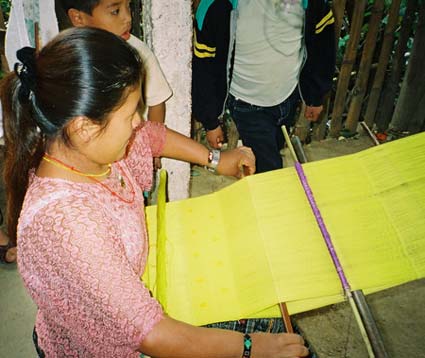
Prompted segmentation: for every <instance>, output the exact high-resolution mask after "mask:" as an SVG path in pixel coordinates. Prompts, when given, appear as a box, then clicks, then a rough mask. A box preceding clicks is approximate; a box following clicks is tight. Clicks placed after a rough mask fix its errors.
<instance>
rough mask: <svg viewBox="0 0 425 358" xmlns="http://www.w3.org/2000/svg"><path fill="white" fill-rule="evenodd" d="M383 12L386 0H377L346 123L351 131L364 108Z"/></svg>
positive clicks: (353, 129) (353, 130)
mask: <svg viewBox="0 0 425 358" xmlns="http://www.w3.org/2000/svg"><path fill="white" fill-rule="evenodd" d="M383 12H384V0H375V3H374V5H373V8H372V15H371V17H370V21H369V30H368V32H367V35H366V41H365V45H364V47H363V54H362V59H361V61H360V67H359V73H358V74H357V79H356V85H355V86H354V89H353V98H352V99H351V104H350V109H349V111H348V117H347V122H346V124H345V127H346V128H347V129H348V130H349V131H350V132H356V131H357V124H358V121H359V117H360V112H361V110H362V105H363V99H364V96H365V93H366V88H367V83H368V80H369V74H370V66H371V64H372V59H373V54H374V53H375V45H376V38H377V37H378V33H379V29H380V25H381V19H382V14H383Z"/></svg>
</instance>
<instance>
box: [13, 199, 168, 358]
mask: <svg viewBox="0 0 425 358" xmlns="http://www.w3.org/2000/svg"><path fill="white" fill-rule="evenodd" d="M34 194H36V193H35V192H34ZM53 195H54V193H53ZM102 200H110V199H109V198H108V196H105V198H104V199H102V198H96V200H93V197H92V196H90V195H89V194H87V193H81V194H79V195H78V197H76V195H75V193H74V194H73V195H69V196H68V197H66V196H65V197H61V198H60V199H59V200H56V201H53V202H51V203H50V204H49V205H45V206H44V207H43V208H41V210H38V211H37V212H36V214H35V215H34V216H32V215H29V216H28V218H26V216H25V215H24V216H23V217H21V219H20V227H21V228H22V230H21V232H19V237H20V241H19V257H20V260H19V269H20V271H21V274H22V276H23V279H24V282H25V284H26V286H27V288H28V289H29V291H30V293H31V295H32V296H33V299H34V301H35V302H36V304H37V306H38V307H39V315H40V316H41V317H39V318H40V320H38V323H40V324H38V325H37V330H39V332H38V334H39V336H40V337H41V342H40V343H41V347H43V349H45V350H46V353H47V352H49V351H50V349H49V345H51V346H52V347H58V346H60V347H62V348H61V349H63V350H64V351H63V352H62V353H57V356H65V355H66V356H67V357H68V356H69V357H71V356H72V357H74V355H73V354H72V352H75V350H73V347H72V345H73V344H75V342H80V344H79V346H80V347H91V348H90V350H91V354H93V353H95V354H93V356H96V357H97V356H105V357H106V356H111V357H112V356H114V357H115V356H126V355H125V354H123V353H124V352H127V353H129V354H130V351H131V350H133V351H135V350H136V349H137V348H138V347H139V345H140V343H141V341H142V340H143V338H144V337H145V336H146V335H147V334H148V333H149V331H150V330H151V329H152V328H153V326H154V325H155V324H156V323H157V322H158V321H160V320H161V318H162V317H163V313H162V309H161V307H160V305H159V304H158V303H157V302H156V301H155V300H154V299H153V298H151V295H150V293H149V291H148V289H147V288H146V287H145V286H144V284H143V283H142V282H141V280H140V277H139V275H138V273H137V271H136V270H135V269H134V267H132V265H131V263H130V262H129V259H128V255H126V249H125V247H124V245H123V241H122V237H120V235H121V236H122V235H123V234H122V232H123V230H126V229H125V227H126V226H128V225H130V226H131V225H132V223H134V222H135V221H137V220H139V219H138V218H137V217H136V216H131V215H130V217H128V218H127V220H128V222H123V223H120V220H119V218H115V217H113V216H112V215H111V214H110V213H109V212H107V211H106V210H105V207H106V208H107V207H108V206H107V205H103V204H104V203H103V202H102ZM140 211H141V210H139V215H140ZM136 212H137V211H136ZM27 219H29V220H30V222H26V221H27ZM121 221H122V220H121ZM28 224H29V225H28ZM138 224H140V223H139V222H136V224H134V225H135V226H136V225H138ZM123 228H124V229H123ZM130 229H131V228H130ZM128 232H129V233H130V235H131V230H129V231H128ZM139 234H140V233H139ZM139 241H140V238H139ZM145 244H146V243H145ZM43 337H44V338H43ZM46 337H48V338H46ZM66 337H69V341H68V342H63V341H60V342H59V341H57V340H64V339H65V340H67V338H66ZM43 340H44V341H43ZM69 342H73V343H72V344H70V343H69ZM107 347H108V348H107ZM111 347H113V348H111ZM52 349H57V348H52ZM108 349H114V350H115V351H114V352H111V351H108ZM86 353H87V352H86ZM62 354H64V355H62ZM68 354H69V355H68ZM111 354H112V355H111ZM52 356H56V355H52ZM76 356H81V357H83V356H84V357H85V356H86V354H83V352H80V353H78V355H76ZM90 356H91V355H90Z"/></svg>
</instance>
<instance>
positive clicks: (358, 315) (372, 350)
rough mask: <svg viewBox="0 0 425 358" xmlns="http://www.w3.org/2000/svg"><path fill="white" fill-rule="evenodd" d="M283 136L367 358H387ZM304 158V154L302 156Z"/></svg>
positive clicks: (300, 149) (304, 178)
mask: <svg viewBox="0 0 425 358" xmlns="http://www.w3.org/2000/svg"><path fill="white" fill-rule="evenodd" d="M282 130H283V134H284V136H285V141H286V143H287V145H288V148H289V150H290V152H291V154H292V155H293V159H294V162H295V167H296V170H297V174H298V176H299V178H300V181H301V183H302V185H303V188H304V191H305V193H306V196H307V198H308V201H309V203H310V206H311V208H312V210H313V213H314V216H315V218H316V221H317V223H318V225H319V228H320V231H321V232H322V236H323V238H324V240H325V242H326V246H327V248H328V251H329V253H330V255H331V258H332V261H333V263H334V266H335V269H336V271H337V274H338V276H339V278H340V281H341V284H342V286H343V289H344V293H345V296H346V298H347V300H348V302H349V304H350V307H351V309H352V310H353V313H354V317H355V319H356V322H357V325H358V327H359V329H360V334H361V336H362V338H363V341H364V343H365V345H366V349H367V351H368V354H369V357H371V358H373V357H377V358H388V354H387V353H386V351H385V347H384V344H383V341H382V338H381V336H380V334H379V330H378V328H377V326H376V323H375V320H374V319H373V316H372V314H371V312H370V310H369V308H368V306H367V302H366V299H365V297H364V294H363V292H362V291H361V290H357V291H354V292H352V291H351V287H350V284H349V282H348V280H347V278H346V276H345V273H344V270H343V267H342V266H341V263H340V261H339V259H338V255H337V253H336V251H335V248H334V247H333V243H332V240H331V238H330V235H329V233H328V231H327V229H326V226H325V224H324V221H323V218H322V216H321V214H320V210H319V208H318V207H317V205H316V202H315V200H314V197H313V194H312V192H311V188H310V186H309V185H308V182H307V178H306V177H305V174H304V170H303V169H302V165H301V164H300V162H299V161H298V158H297V156H296V155H294V154H295V153H296V150H295V149H294V148H293V145H292V142H291V140H290V138H289V135H288V132H287V130H286V128H285V126H282ZM295 143H296V145H297V146H299V148H298V151H301V152H304V150H303V148H302V145H301V142H299V141H295ZM303 157H304V158H306V156H305V154H304V155H303Z"/></svg>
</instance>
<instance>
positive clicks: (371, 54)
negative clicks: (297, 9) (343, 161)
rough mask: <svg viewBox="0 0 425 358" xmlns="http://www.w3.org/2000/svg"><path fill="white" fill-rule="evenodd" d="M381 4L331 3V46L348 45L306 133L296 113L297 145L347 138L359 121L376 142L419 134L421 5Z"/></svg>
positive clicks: (424, 8) (424, 76) (422, 109)
mask: <svg viewBox="0 0 425 358" xmlns="http://www.w3.org/2000/svg"><path fill="white" fill-rule="evenodd" d="M386 3H388V2H385V1H384V0H375V1H374V2H373V3H372V4H370V1H369V2H368V1H366V0H351V1H349V0H334V1H333V9H334V15H335V20H336V21H335V26H336V41H338V42H340V41H343V40H346V39H347V37H348V41H346V47H345V52H344V55H343V57H342V60H340V61H339V62H337V68H336V73H335V81H334V83H335V85H334V88H333V90H332V93H330V94H329V95H328V97H327V99H326V101H325V109H324V111H323V113H322V115H321V118H320V120H319V121H318V122H317V123H315V124H313V125H312V128H310V123H309V122H307V120H306V119H305V118H304V117H303V115H302V113H303V111H301V113H300V117H299V119H298V120H297V125H296V133H297V134H298V135H299V136H300V137H301V139H302V140H305V139H306V138H307V137H308V136H309V135H310V132H311V136H312V139H313V140H321V139H324V138H325V137H326V136H327V135H330V136H332V137H339V136H340V135H344V136H352V135H355V133H356V131H357V128H358V123H359V121H364V122H365V123H366V124H367V125H368V127H369V128H372V129H373V130H374V131H375V132H376V133H377V135H378V138H380V139H381V140H385V139H386V138H387V132H388V133H391V134H392V136H402V135H406V134H408V133H416V132H420V131H424V130H425V71H424V70H423V63H425V43H424V42H425V1H421V0H407V1H404V2H403V1H401V0H393V1H391V3H390V5H388V6H386ZM383 20H385V21H383ZM412 39H413V47H412V49H411V51H410V53H409V52H408V42H409V41H410V42H411V41H412ZM407 55H410V56H408V57H407Z"/></svg>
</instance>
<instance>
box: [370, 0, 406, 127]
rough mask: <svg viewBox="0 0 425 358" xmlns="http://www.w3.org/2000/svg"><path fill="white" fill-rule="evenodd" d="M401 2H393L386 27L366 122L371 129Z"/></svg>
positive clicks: (392, 43)
mask: <svg viewBox="0 0 425 358" xmlns="http://www.w3.org/2000/svg"><path fill="white" fill-rule="evenodd" d="M400 4H401V0H393V1H392V3H391V8H390V11H389V14H388V23H387V26H386V27H385V33H384V41H383V43H382V48H381V53H380V55H379V60H378V69H377V70H376V74H375V79H374V81H373V86H372V89H371V91H370V94H369V102H368V104H367V109H366V114H365V118H364V120H365V122H366V124H367V125H368V127H369V128H373V124H374V122H375V114H376V109H377V108H378V102H379V96H380V94H381V90H382V85H383V83H384V79H385V72H386V70H387V67H388V62H389V60H390V57H391V50H392V48H393V45H394V32H395V29H396V26H397V24H398V22H399V11H400Z"/></svg>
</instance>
